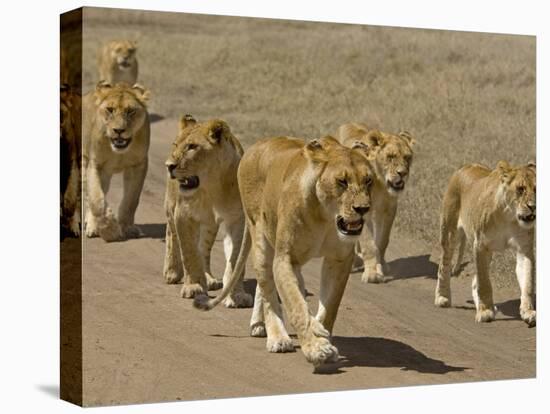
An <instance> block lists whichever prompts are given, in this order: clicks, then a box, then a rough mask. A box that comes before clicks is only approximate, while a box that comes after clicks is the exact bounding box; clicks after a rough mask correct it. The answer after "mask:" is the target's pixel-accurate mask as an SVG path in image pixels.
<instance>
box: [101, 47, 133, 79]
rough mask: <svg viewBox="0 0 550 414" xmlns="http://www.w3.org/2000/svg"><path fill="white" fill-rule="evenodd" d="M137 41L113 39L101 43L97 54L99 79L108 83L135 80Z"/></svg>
mask: <svg viewBox="0 0 550 414" xmlns="http://www.w3.org/2000/svg"><path fill="white" fill-rule="evenodd" d="M136 50H137V42H135V41H130V40H113V41H111V42H108V43H106V44H104V45H103V47H102V48H101V49H100V52H99V55H98V65H99V79H101V80H104V81H106V82H107V83H110V84H115V83H118V82H126V83H128V84H130V85H133V84H135V83H136V82H137V76H138V61H137V57H136Z"/></svg>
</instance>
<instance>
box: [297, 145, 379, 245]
mask: <svg viewBox="0 0 550 414" xmlns="http://www.w3.org/2000/svg"><path fill="white" fill-rule="evenodd" d="M305 151H306V157H307V158H308V159H309V161H310V162H311V163H312V165H313V167H314V169H315V170H316V171H320V175H319V176H318V178H317V181H316V183H315V193H316V195H317V199H318V200H319V201H320V202H321V204H322V205H323V207H324V209H325V211H326V213H327V215H328V216H329V217H332V218H333V219H334V225H335V227H336V230H337V233H338V236H339V237H340V238H341V239H342V240H346V241H355V240H356V238H357V237H358V236H359V235H360V234H361V231H362V230H363V224H364V216H365V214H367V213H368V211H369V209H370V206H371V198H370V190H371V186H372V182H373V177H374V173H373V171H372V169H371V167H370V165H369V162H368V161H367V160H366V158H365V157H364V156H363V154H361V150H358V149H355V148H353V149H350V148H347V147H344V146H343V145H341V144H340V143H338V141H336V140H335V139H334V138H332V137H324V138H321V139H319V140H313V141H310V142H309V143H308V144H307V145H306V149H305Z"/></svg>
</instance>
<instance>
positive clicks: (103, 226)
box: [82, 82, 150, 241]
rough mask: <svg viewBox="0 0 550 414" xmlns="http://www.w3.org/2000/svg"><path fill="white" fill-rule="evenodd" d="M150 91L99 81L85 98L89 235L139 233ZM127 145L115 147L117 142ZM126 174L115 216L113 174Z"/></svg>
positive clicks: (111, 237) (111, 236) (109, 238)
mask: <svg viewBox="0 0 550 414" xmlns="http://www.w3.org/2000/svg"><path fill="white" fill-rule="evenodd" d="M148 96H149V92H148V91H147V90H146V89H144V88H143V87H142V86H140V85H134V86H129V85H128V84H125V83H119V84H116V85H110V84H107V83H105V82H99V83H98V84H97V87H96V89H95V90H94V91H92V92H90V93H89V94H87V95H86V96H85V97H84V99H83V144H84V145H83V154H82V155H83V157H82V158H83V169H84V171H85V172H86V181H87V188H86V200H87V213H86V235H87V236H88V237H94V236H97V235H99V236H101V238H103V239H104V240H105V241H114V240H122V239H125V238H130V237H139V236H140V234H141V233H140V230H139V228H138V227H137V226H135V225H134V216H135V212H136V209H137V206H138V203H139V198H140V195H141V190H142V189H143V183H144V181H145V175H146V173H147V153H148V151H149V135H150V130H149V117H148V114H147V108H146V106H145V102H146V101H147V99H148ZM116 143H120V145H127V146H126V147H119V148H116V146H115V144H116ZM118 173H122V174H123V180H124V195H123V198H122V201H121V203H120V206H119V209H118V217H117V218H115V216H114V214H113V212H112V210H111V207H110V206H109V205H108V204H107V200H106V194H107V192H108V191H109V184H110V182H111V177H112V175H113V174H118Z"/></svg>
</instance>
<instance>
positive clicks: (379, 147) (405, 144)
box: [337, 123, 416, 283]
mask: <svg viewBox="0 0 550 414" xmlns="http://www.w3.org/2000/svg"><path fill="white" fill-rule="evenodd" d="M337 137H338V139H339V141H340V142H341V143H342V144H344V145H346V146H348V147H352V146H354V145H357V143H358V142H360V143H363V144H364V146H363V147H362V148H363V149H364V153H365V155H366V156H367V158H368V159H369V161H370V163H371V165H372V166H373V168H374V171H375V179H374V183H373V186H372V198H373V203H372V213H371V214H370V215H369V216H370V217H369V218H368V219H367V231H364V232H363V234H362V235H361V236H360V238H359V248H358V252H359V255H360V256H361V259H362V261H363V264H364V271H363V275H362V276H361V280H362V281H363V282H369V283H380V282H385V281H386V280H387V277H386V275H385V267H386V261H385V260H384V255H385V254H386V248H387V247H388V243H389V240H390V232H391V228H392V225H393V221H394V219H395V214H396V212H397V199H398V196H399V195H400V194H401V193H402V192H403V190H404V188H405V183H406V182H407V179H408V177H409V172H410V168H411V164H412V160H413V150H412V149H413V145H414V144H415V142H416V141H415V140H414V139H413V138H412V137H411V135H410V133H408V132H406V131H402V132H400V133H399V134H398V135H393V134H388V133H385V132H381V131H378V130H376V129H369V128H368V127H367V126H366V125H365V124H358V123H350V124H345V125H342V126H341V127H340V128H339V129H338V133H337ZM359 266H360V265H359ZM359 266H358V267H359Z"/></svg>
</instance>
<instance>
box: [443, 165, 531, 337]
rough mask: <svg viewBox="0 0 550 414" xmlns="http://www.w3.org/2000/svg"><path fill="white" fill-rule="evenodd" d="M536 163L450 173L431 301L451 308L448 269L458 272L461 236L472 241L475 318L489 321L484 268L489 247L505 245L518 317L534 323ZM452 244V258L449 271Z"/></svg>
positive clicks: (490, 293)
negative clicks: (510, 254)
mask: <svg viewBox="0 0 550 414" xmlns="http://www.w3.org/2000/svg"><path fill="white" fill-rule="evenodd" d="M536 191H537V190H536V165H535V163H534V162H530V163H528V164H527V165H524V166H512V165H510V164H509V163H508V162H507V161H499V163H498V164H497V166H496V168H495V169H494V170H492V171H491V170H490V169H489V168H488V167H486V166H483V165H479V164H471V165H466V166H464V167H462V168H461V169H459V170H458V171H457V172H455V173H454V174H453V176H452V177H451V179H450V181H449V185H448V187H447V191H446V193H445V196H444V198H443V205H442V211H441V240H440V242H441V249H442V254H441V261H440V264H439V270H438V273H437V287H436V289H435V304H436V306H439V307H449V306H451V285H450V282H451V281H450V277H451V273H458V271H459V269H460V267H461V264H462V257H463V254H464V246H465V243H466V239H468V240H469V241H470V242H471V244H472V247H473V249H472V252H473V260H474V263H475V265H476V275H475V276H474V279H473V283H472V294H473V298H474V303H475V306H476V317H475V320H476V322H490V321H493V320H494V319H495V310H496V309H495V306H494V303H493V291H492V287H491V280H490V278H489V267H490V264H491V258H492V254H493V252H495V251H502V250H505V249H511V250H512V251H514V252H515V254H516V275H517V279H518V283H519V287H520V290H521V299H520V307H519V311H520V315H521V319H522V320H523V321H525V322H526V323H527V325H529V326H534V325H536V311H535V309H534V305H533V299H534V298H533V296H534V283H535V281H534V276H533V272H534V269H535V256H534V251H533V250H534V233H535V221H536ZM457 242H458V245H459V249H458V258H457V262H456V265H455V267H454V269H451V266H452V263H451V262H452V258H453V251H454V248H455V245H456V243H457Z"/></svg>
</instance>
